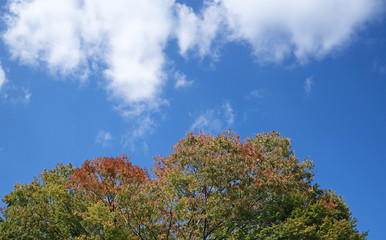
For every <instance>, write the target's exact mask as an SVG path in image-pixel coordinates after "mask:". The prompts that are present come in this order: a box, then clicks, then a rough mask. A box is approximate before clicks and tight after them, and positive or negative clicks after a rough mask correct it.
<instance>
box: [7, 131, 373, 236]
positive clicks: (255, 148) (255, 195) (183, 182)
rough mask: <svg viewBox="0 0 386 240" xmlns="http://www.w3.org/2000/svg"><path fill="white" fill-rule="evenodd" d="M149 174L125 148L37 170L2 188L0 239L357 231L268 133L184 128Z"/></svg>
mask: <svg viewBox="0 0 386 240" xmlns="http://www.w3.org/2000/svg"><path fill="white" fill-rule="evenodd" d="M173 150H174V151H173V153H171V154H170V155H169V156H166V157H161V156H159V157H156V158H155V165H154V168H153V169H152V170H153V176H152V177H150V175H149V173H148V172H147V171H146V170H145V169H142V168H140V167H138V166H133V165H132V164H131V163H130V162H129V158H128V157H127V156H125V155H121V156H118V157H116V158H97V159H95V160H92V161H90V160H87V161H85V162H84V163H83V165H82V166H81V167H80V168H73V167H72V165H71V164H69V165H62V164H58V166H57V167H56V168H54V169H52V170H44V172H43V173H42V174H41V175H40V176H38V177H37V178H36V179H35V180H34V181H32V182H31V183H30V184H17V185H15V190H14V191H12V192H11V193H10V194H8V195H6V196H5V197H4V199H3V202H4V203H5V204H6V207H5V208H3V209H2V214H3V218H2V219H1V218H0V219H1V220H0V238H1V239H272V240H273V239H366V235H367V234H366V233H359V232H358V230H357V229H356V226H355V222H356V220H355V219H354V218H352V217H351V213H350V211H349V208H348V206H347V205H346V203H345V202H344V201H343V199H342V197H341V196H338V195H336V194H335V193H334V192H332V191H331V190H324V189H320V187H319V186H318V185H317V184H315V183H313V180H312V178H313V172H312V168H313V164H312V162H311V161H309V160H305V161H303V162H300V161H299V159H297V158H296V157H295V155H294V153H293V151H292V149H291V144H290V140H289V139H288V138H284V137H280V136H279V134H278V133H277V132H272V133H270V134H267V133H264V134H257V135H256V136H255V137H253V138H247V139H246V140H245V141H241V140H240V137H239V136H237V135H235V134H234V133H233V132H229V131H228V132H224V133H223V134H221V135H218V136H212V135H207V134H203V133H201V132H200V133H199V134H194V133H188V134H187V136H186V137H185V138H184V139H182V140H180V141H179V142H178V143H177V144H176V145H174V146H173Z"/></svg>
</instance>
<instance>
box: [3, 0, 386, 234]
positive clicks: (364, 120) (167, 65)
mask: <svg viewBox="0 0 386 240" xmlns="http://www.w3.org/2000/svg"><path fill="white" fill-rule="evenodd" d="M192 2H193V3H192ZM0 7H1V9H0V11H1V12H0V14H1V16H2V21H1V22H0V29H1V30H0V32H1V42H0V161H1V165H2V167H1V168H0V176H1V179H0V180H1V181H0V195H1V196H3V195H4V194H6V193H8V192H9V191H11V190H12V186H13V184H14V183H16V182H23V183H26V182H29V181H31V180H32V179H33V177H34V176H36V175H38V174H39V173H41V172H42V170H43V169H44V168H52V167H54V166H55V163H56V162H64V163H68V162H72V163H74V164H76V165H78V166H79V165H80V164H81V163H82V162H83V161H84V160H86V159H93V158H95V157H98V156H116V155H118V154H121V153H126V154H127V155H129V156H131V157H132V161H133V163H135V164H139V165H140V166H142V167H147V168H149V167H150V166H151V165H152V163H153V159H152V157H153V156H157V155H166V154H168V153H170V152H171V150H170V147H171V146H172V145H173V144H175V143H176V142H177V141H178V139H180V138H182V137H184V135H185V134H186V132H187V131H189V130H198V129H202V130H204V131H205V132H211V133H218V132H222V131H223V130H226V129H228V128H231V129H232V130H234V131H236V132H237V133H238V134H240V135H241V136H242V137H243V138H245V137H247V136H248V135H254V134H256V133H260V132H263V131H265V132H270V131H272V130H276V131H279V132H280V133H281V134H282V135H283V136H287V137H289V138H291V139H292V143H293V148H294V150H295V154H296V156H297V157H298V158H300V159H304V158H306V157H308V156H310V158H311V159H312V160H314V163H315V165H316V167H315V170H316V178H315V180H316V182H318V183H319V184H320V185H321V186H322V187H323V188H332V189H333V190H335V191H336V192H337V193H338V194H341V195H343V196H344V199H345V201H346V202H347V203H348V204H349V206H350V208H351V211H352V212H353V216H354V217H356V218H358V219H359V223H358V228H359V229H360V230H362V231H365V230H367V229H370V234H369V239H382V237H384V236H385V235H386V230H385V226H384V216H385V215H386V207H385V204H384V202H385V199H386V188H385V186H386V180H385V178H384V171H383V170H384V169H385V168H386V157H385V156H386V155H385V154H384V149H385V145H386V140H385V139H386V138H385V136H386V127H385V123H386V97H385V93H386V28H385V26H386V22H385V14H384V10H385V2H384V1H381V0H354V1H353V0H328V1H326V0H313V1H309V0H293V1H280V0H276V1H272V0H271V1H268V0H261V1H253V0H217V1H215V0H208V1H205V2H204V3H203V2H201V1H174V0H141V1H126V0H115V1H106V0H85V1H79V0H66V1H62V0H28V1H27V0H18V1H16V0H8V1H5V0H4V1H1V6H0Z"/></svg>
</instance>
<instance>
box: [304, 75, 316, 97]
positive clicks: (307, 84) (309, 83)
mask: <svg viewBox="0 0 386 240" xmlns="http://www.w3.org/2000/svg"><path fill="white" fill-rule="evenodd" d="M313 84H314V82H313V81H312V77H309V78H306V80H305V81H304V85H303V88H304V92H305V93H306V95H307V96H309V95H310V94H311V91H312V85H313Z"/></svg>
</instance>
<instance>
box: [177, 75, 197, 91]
mask: <svg viewBox="0 0 386 240" xmlns="http://www.w3.org/2000/svg"><path fill="white" fill-rule="evenodd" d="M174 78H175V79H176V84H175V85H174V87H175V88H177V89H178V88H184V87H189V86H191V85H192V84H193V81H192V80H190V81H188V80H187V79H186V75H185V74H183V73H180V72H176V73H175V74H174Z"/></svg>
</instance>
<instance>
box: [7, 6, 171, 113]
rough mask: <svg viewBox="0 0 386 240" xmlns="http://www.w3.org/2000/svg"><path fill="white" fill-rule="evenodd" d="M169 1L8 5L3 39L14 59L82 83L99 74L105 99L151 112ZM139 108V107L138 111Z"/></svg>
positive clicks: (160, 81) (167, 30)
mask: <svg viewBox="0 0 386 240" xmlns="http://www.w3.org/2000/svg"><path fill="white" fill-rule="evenodd" d="M172 4H173V1H171V0H156V1H155V0H141V1H126V0H114V1H106V0H84V1H79V0H66V1H62V0H31V1H25V0H10V1H9V14H8V15H7V16H6V23H7V26H8V29H7V31H6V32H5V34H4V36H3V40H4V41H5V43H6V44H7V45H8V46H9V50H10V53H11V55H12V57H13V58H14V59H19V60H20V61H21V63H23V64H28V65H45V66H46V67H47V68H48V69H49V70H50V71H51V72H54V73H60V74H61V75H64V76H68V75H73V76H76V77H80V78H87V76H88V75H89V73H90V72H91V71H93V72H95V71H98V70H100V72H102V73H103V74H104V76H105V80H106V81H105V88H106V90H107V91H108V93H109V96H111V98H113V99H117V100H118V101H120V102H121V103H122V104H123V105H127V106H131V107H134V108H135V107H138V106H141V107H142V108H143V107H145V108H151V107H156V106H154V105H156V103H157V102H158V101H157V97H158V94H159V91H160V89H161V88H162V85H163V83H164V78H165V76H164V71H163V67H164V64H165V56H164V53H163V49H164V47H165V45H166V43H167V40H168V38H169V36H170V29H171V26H172V19H171V16H172V14H171V7H172ZM144 105H145V106H144Z"/></svg>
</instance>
